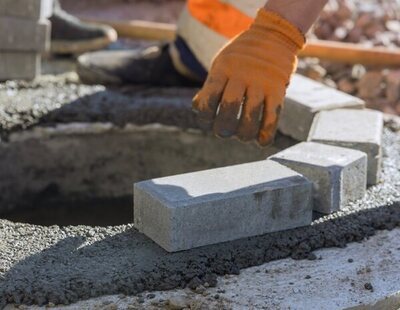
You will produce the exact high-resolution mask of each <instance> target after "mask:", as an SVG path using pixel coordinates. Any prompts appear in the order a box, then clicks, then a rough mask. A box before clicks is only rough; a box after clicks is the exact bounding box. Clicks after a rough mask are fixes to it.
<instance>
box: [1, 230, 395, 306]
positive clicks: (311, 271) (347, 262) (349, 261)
mask: <svg viewBox="0 0 400 310" xmlns="http://www.w3.org/2000/svg"><path fill="white" fill-rule="evenodd" d="M314 254H315V255H316V256H317V257H318V258H320V259H316V260H293V259H291V258H287V259H280V260H276V261H272V262H268V263H265V264H262V265H259V266H255V267H250V268H246V269H243V270H241V271H240V274H239V275H224V276H220V277H218V278H217V283H216V286H215V287H214V286H213V287H207V285H205V286H203V285H199V284H198V282H197V281H191V283H190V285H189V287H187V288H185V289H174V290H168V291H150V292H149V291H147V292H143V293H142V294H138V295H136V296H126V295H123V294H119V295H111V296H110V295H109V296H102V297H98V298H91V299H88V300H82V301H79V302H78V303H74V304H71V305H69V306H58V305H49V306H51V309H54V310H77V309H109V310H111V309H132V310H133V309H136V310H143V309H145V310H160V309H165V310H166V309H171V308H173V307H174V306H175V307H178V306H181V308H182V307H186V308H189V309H197V310H209V309H212V310H217V309H220V310H222V309H224V310H244V309H252V310H256V309H263V310H265V309H268V310H269V309H271V310H275V309H285V310H288V309H293V308H295V309H296V310H310V309H318V310H337V309H341V310H344V309H346V310H350V309H351V310H398V309H399V307H400V273H399V269H398V268H399V267H398V266H399V265H400V228H396V229H393V230H391V231H387V230H383V231H379V232H378V233H377V234H376V235H375V236H372V237H370V238H369V239H368V240H365V241H363V242H359V243H358V242H353V243H351V244H349V245H348V246H347V247H346V248H329V249H321V250H318V251H315V252H314ZM196 282H197V283H196ZM366 283H370V284H371V286H372V287H373V290H371V289H366V288H365V284H366ZM212 284H213V285H214V284H215V283H212ZM196 285H198V286H196ZM353 307H355V308H353ZM18 309H19V308H17V307H14V306H12V305H10V306H9V307H7V308H6V309H5V310H18ZM28 309H29V310H46V309H48V308H47V305H46V306H42V307H38V306H32V307H29V308H28ZM28 309H26V310H28Z"/></svg>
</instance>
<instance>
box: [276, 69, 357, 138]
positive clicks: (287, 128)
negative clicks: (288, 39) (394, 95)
mask: <svg viewBox="0 0 400 310" xmlns="http://www.w3.org/2000/svg"><path fill="white" fill-rule="evenodd" d="M364 106H365V103H364V101H363V100H361V99H359V98H356V97H354V96H350V95H348V94H346V93H344V92H341V91H338V90H336V89H334V88H331V87H327V86H325V85H323V84H321V83H318V82H315V81H313V80H311V79H308V78H305V77H303V76H301V75H297V74H295V75H294V76H293V78H292V81H291V83H290V86H289V87H288V90H287V94H286V100H285V106H284V108H283V110H282V113H281V118H280V122H279V130H280V131H281V132H282V133H283V134H285V135H288V136H290V137H292V138H294V139H296V140H299V141H306V140H307V137H308V133H309V131H310V128H311V125H312V122H313V119H314V116H315V115H316V113H318V112H320V111H324V110H333V109H339V108H352V109H362V108H364Z"/></svg>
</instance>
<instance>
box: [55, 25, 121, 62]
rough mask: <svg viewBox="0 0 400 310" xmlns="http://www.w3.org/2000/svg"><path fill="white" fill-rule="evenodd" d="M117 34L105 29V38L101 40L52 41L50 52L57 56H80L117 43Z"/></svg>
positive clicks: (110, 29) (111, 29)
mask: <svg viewBox="0 0 400 310" xmlns="http://www.w3.org/2000/svg"><path fill="white" fill-rule="evenodd" d="M117 39H118V35H117V32H116V31H115V30H114V29H113V28H111V27H107V30H106V36H105V37H102V38H96V39H89V40H80V41H68V40H54V41H51V46H50V52H51V53H53V54H58V55H66V54H82V53H85V52H90V51H94V50H100V49H103V48H104V47H106V46H108V45H110V44H111V43H113V42H115V41H117Z"/></svg>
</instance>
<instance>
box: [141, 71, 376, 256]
mask: <svg viewBox="0 0 400 310" xmlns="http://www.w3.org/2000/svg"><path fill="white" fill-rule="evenodd" d="M280 130H281V131H282V132H283V133H285V134H287V135H290V136H292V137H293V138H295V139H297V140H298V141H300V143H299V144H297V145H294V146H292V147H290V148H288V149H286V150H283V151H281V152H279V153H277V154H275V155H273V156H271V157H270V158H268V159H266V160H264V161H260V162H254V163H246V164H242V165H237V166H230V167H225V168H218V169H211V170H206V171H200V172H194V173H188V174H183V175H177V176H171V177H166V178H159V179H153V180H149V181H144V182H140V183H137V184H135V186H134V224H135V227H136V228H137V229H138V230H139V231H140V232H142V233H144V234H145V235H147V236H148V237H150V238H151V239H152V240H154V241H155V242H156V243H157V244H159V245H160V246H162V247H163V248H164V249H166V250H167V251H169V252H175V251H181V250H187V249H191V248H195V247H200V246H204V245H209V244H215V243H219V242H225V241H230V240H235V239H240V238H246V237H250V236H256V235H262V234H265V233H270V232H275V231H282V230H287V229H293V228H296V227H300V226H307V225H310V224H311V222H312V216H313V211H315V212H319V213H323V214H330V213H332V212H336V211H338V210H340V209H342V208H343V207H345V206H347V205H348V204H349V203H350V202H353V201H356V200H358V199H361V198H363V196H364V194H365V191H366V188H367V184H369V185H374V184H376V183H378V182H379V177H380V170H381V157H382V149H381V148H382V134H383V115H382V113H380V112H377V111H373V110H368V109H364V102H363V101H362V100H360V99H358V98H355V97H352V96H349V95H347V94H345V93H342V92H340V91H337V90H334V89H330V88H328V87H326V86H324V85H322V84H319V83H316V82H314V81H312V80H309V79H307V78H304V77H301V76H295V77H294V79H293V81H292V86H291V87H290V88H289V90H288V95H287V99H286V107H285V109H284V113H283V114H282V116H281V122H280Z"/></svg>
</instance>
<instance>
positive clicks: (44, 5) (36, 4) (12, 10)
mask: <svg viewBox="0 0 400 310" xmlns="http://www.w3.org/2000/svg"><path fill="white" fill-rule="evenodd" d="M52 11H53V0H1V1H0V16H13V17H21V18H25V19H32V20H39V19H42V18H48V17H50V16H51V14H52Z"/></svg>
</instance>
